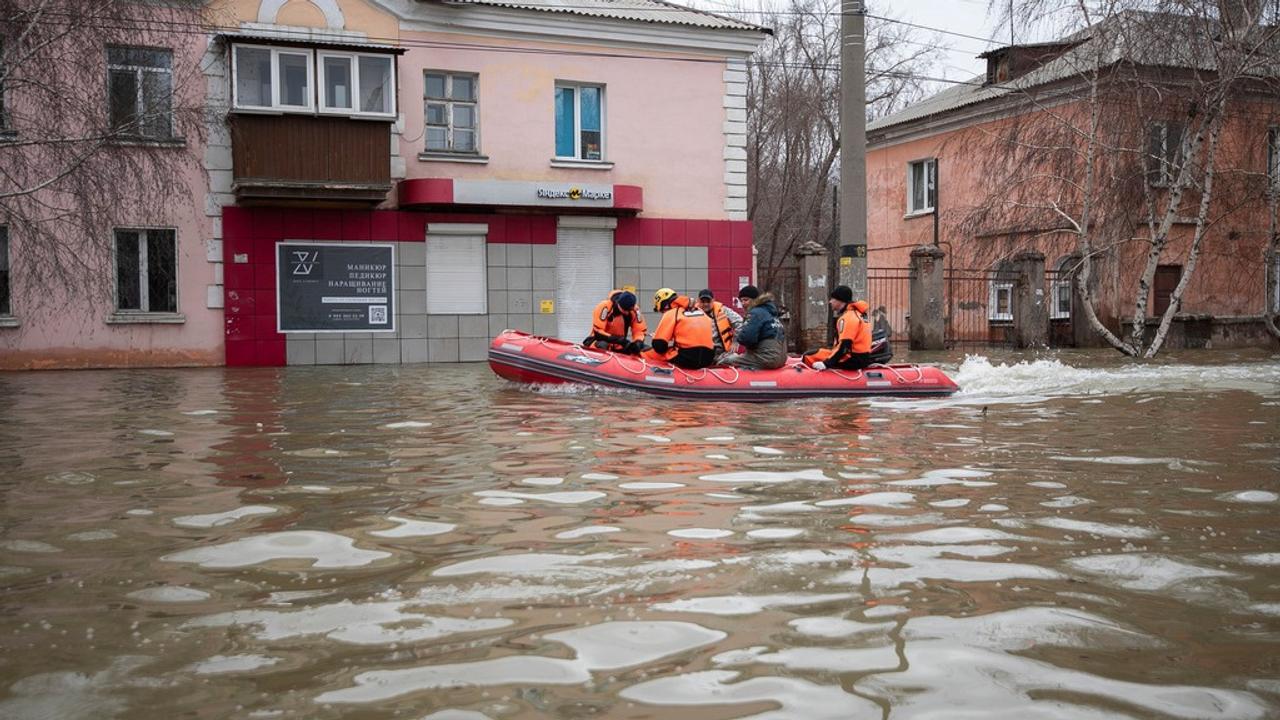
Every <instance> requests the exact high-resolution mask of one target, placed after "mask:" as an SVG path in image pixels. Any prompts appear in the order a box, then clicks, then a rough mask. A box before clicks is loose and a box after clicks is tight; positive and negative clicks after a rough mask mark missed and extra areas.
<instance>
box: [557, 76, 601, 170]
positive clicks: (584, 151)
mask: <svg viewBox="0 0 1280 720" xmlns="http://www.w3.org/2000/svg"><path fill="white" fill-rule="evenodd" d="M555 106H556V107H555V113H556V157H557V158H560V159H567V160H590V161H594V162H603V161H604V158H605V154H604V86H603V85H582V84H578V83H566V82H558V83H556V99H555Z"/></svg>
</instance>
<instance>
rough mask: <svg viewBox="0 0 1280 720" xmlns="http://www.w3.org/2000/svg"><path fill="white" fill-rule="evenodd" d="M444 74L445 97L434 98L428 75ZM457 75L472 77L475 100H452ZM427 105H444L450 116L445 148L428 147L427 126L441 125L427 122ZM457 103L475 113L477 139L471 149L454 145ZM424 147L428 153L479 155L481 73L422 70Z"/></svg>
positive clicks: (446, 130) (474, 128)
mask: <svg viewBox="0 0 1280 720" xmlns="http://www.w3.org/2000/svg"><path fill="white" fill-rule="evenodd" d="M428 75H443V76H444V97H443V98H433V97H430V96H428V95H427V76H428ZM455 77H466V78H470V79H471V87H472V89H473V90H474V91H475V92H474V93H473V94H474V97H475V99H474V100H452V99H450V97H451V95H452V91H453V79H454V78H455ZM427 105H444V106H445V114H446V115H447V116H448V118H447V122H446V124H445V125H444V126H443V127H444V129H445V130H444V136H445V146H446V147H445V148H444V149H440V148H433V147H427V128H429V127H441V126H440V125H429V124H428V123H427V117H428V115H427ZM455 105H467V106H470V107H471V111H472V112H473V113H474V115H473V117H474V118H475V126H474V127H472V128H471V132H472V133H474V134H475V141H474V142H473V143H472V148H471V149H470V150H455V149H454V147H453V129H454V128H453V108H454V106H455ZM422 127H423V130H422V148H423V151H424V152H428V153H449V154H456V155H479V154H480V73H476V72H462V71H456V70H434V69H427V70H423V71H422Z"/></svg>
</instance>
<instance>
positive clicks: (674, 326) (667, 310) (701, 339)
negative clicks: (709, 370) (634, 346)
mask: <svg viewBox="0 0 1280 720" xmlns="http://www.w3.org/2000/svg"><path fill="white" fill-rule="evenodd" d="M653 309H654V310H656V311H658V312H660V313H662V320H660V321H659V322H658V329H656V330H654V331H653V349H651V350H645V351H644V352H642V353H640V357H642V358H644V359H646V360H654V361H661V360H666V361H667V362H670V363H671V364H673V365H678V366H680V367H682V368H686V369H689V370H697V369H698V368H704V367H709V366H710V365H711V364H712V363H713V362H715V359H716V350H715V341H714V340H713V339H712V335H713V334H714V333H715V327H714V326H713V325H712V323H711V318H709V317H707V314H706V313H704V312H702V311H701V310H699V309H698V308H696V307H693V306H692V305H691V304H690V302H689V298H687V297H685V296H683V295H677V294H676V291H675V290H672V289H671V288H662V289H661V290H659V291H658V292H656V293H654V294H653Z"/></svg>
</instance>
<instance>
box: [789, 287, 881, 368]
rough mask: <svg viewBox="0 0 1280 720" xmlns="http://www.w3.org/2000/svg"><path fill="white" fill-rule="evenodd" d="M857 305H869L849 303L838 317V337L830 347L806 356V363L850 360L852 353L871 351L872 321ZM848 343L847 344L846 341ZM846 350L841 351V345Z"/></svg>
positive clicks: (831, 362) (862, 353) (861, 353)
mask: <svg viewBox="0 0 1280 720" xmlns="http://www.w3.org/2000/svg"><path fill="white" fill-rule="evenodd" d="M857 305H861V306H862V307H863V308H866V307H867V304H866V303H865V302H862V301H859V302H858V303H849V304H848V305H845V306H844V312H842V313H840V317H839V318H838V319H836V339H835V342H834V343H832V345H831V347H829V348H822V349H821V350H817V351H815V352H812V353H809V354H808V355H805V356H804V362H805V364H806V365H812V364H813V363H815V362H822V363H824V364H827V365H831V364H833V363H841V362H844V361H845V360H848V357H849V356H850V355H865V354H867V353H870V352H871V323H869V322H867V319H866V318H865V317H863V315H862V313H861V312H859V308H858V307H856V306H857ZM846 342H847V343H848V345H847V346H845V343H846ZM842 346H845V347H846V350H845V351H844V352H841V347H842Z"/></svg>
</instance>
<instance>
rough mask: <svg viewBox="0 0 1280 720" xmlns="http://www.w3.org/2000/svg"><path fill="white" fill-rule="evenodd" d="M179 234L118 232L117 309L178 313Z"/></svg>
mask: <svg viewBox="0 0 1280 720" xmlns="http://www.w3.org/2000/svg"><path fill="white" fill-rule="evenodd" d="M176 238H177V233H176V232H175V231H173V230H164V229H134V228H120V229H117V230H116V231H115V261H116V262H115V265H116V310H117V311H120V312H125V313H128V312H143V313H176V312H177V311H178V254H177V242H176Z"/></svg>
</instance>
